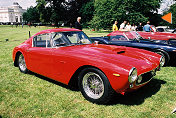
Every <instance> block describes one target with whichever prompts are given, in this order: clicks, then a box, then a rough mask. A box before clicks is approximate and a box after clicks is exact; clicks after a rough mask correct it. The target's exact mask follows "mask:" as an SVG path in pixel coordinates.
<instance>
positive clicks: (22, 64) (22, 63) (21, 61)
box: [18, 54, 28, 73]
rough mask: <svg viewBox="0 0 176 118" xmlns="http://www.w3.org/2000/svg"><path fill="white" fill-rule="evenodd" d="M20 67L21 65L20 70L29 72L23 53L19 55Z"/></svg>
mask: <svg viewBox="0 0 176 118" xmlns="http://www.w3.org/2000/svg"><path fill="white" fill-rule="evenodd" d="M18 67H19V70H20V71H21V72H22V73H27V72H28V69H27V66H26V62H25V59H24V56H23V54H20V55H19V57H18Z"/></svg>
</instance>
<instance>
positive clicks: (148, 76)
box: [136, 69, 156, 85]
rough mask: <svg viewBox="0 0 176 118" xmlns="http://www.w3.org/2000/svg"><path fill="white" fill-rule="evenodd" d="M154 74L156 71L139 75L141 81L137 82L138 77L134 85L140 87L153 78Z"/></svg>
mask: <svg viewBox="0 0 176 118" xmlns="http://www.w3.org/2000/svg"><path fill="white" fill-rule="evenodd" d="M155 74H156V69H154V70H152V71H149V72H147V73H144V74H142V75H140V76H141V77H142V80H141V81H139V79H140V77H138V79H137V80H136V85H141V84H144V83H146V82H148V81H150V80H151V79H152V77H153V76H155Z"/></svg>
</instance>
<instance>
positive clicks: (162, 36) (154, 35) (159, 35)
mask: <svg viewBox="0 0 176 118" xmlns="http://www.w3.org/2000/svg"><path fill="white" fill-rule="evenodd" d="M150 28H151V31H152V32H138V33H139V34H140V35H141V36H142V37H143V38H144V39H153V40H170V39H172V40H173V39H175V40H176V34H175V33H169V32H157V30H156V28H155V26H153V25H151V27H150Z"/></svg>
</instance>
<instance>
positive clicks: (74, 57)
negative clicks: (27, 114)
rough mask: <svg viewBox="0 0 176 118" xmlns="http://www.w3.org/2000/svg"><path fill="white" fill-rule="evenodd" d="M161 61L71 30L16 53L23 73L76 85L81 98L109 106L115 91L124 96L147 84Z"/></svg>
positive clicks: (32, 41) (54, 32)
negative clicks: (35, 74)
mask: <svg viewBox="0 0 176 118" xmlns="http://www.w3.org/2000/svg"><path fill="white" fill-rule="evenodd" d="M162 60H163V57H162V56H160V55H158V54H156V53H153V52H150V51H146V50H140V49H135V48H130V47H123V46H112V45H111V46H110V45H104V44H94V43H92V41H91V40H90V39H89V38H88V37H87V36H86V34H84V32H82V31H80V30H77V29H70V28H65V29H62V28H61V29H48V30H44V31H41V32H39V33H37V34H35V35H34V36H32V37H31V38H29V39H28V40H26V41H25V42H24V43H22V44H20V45H19V46H16V47H15V48H14V50H13V61H14V65H15V66H17V67H19V70H20V71H21V72H23V73H27V72H28V71H29V70H30V71H32V72H35V73H37V74H41V75H43V76H46V77H48V78H52V79H54V80H56V81H59V82H62V83H64V84H67V85H69V84H70V82H76V83H78V86H79V89H80V91H81V93H82V95H83V96H84V97H85V98H86V99H87V100H89V101H91V102H93V103H97V104H106V103H107V102H109V101H110V100H111V97H112V95H113V93H114V91H116V92H117V93H121V94H124V93H125V92H130V91H132V90H136V89H138V88H140V87H142V86H144V85H145V84H147V83H148V82H149V81H150V80H151V79H152V77H153V76H154V75H155V74H156V71H157V70H159V68H160V65H161V64H162ZM58 92H59V91H58Z"/></svg>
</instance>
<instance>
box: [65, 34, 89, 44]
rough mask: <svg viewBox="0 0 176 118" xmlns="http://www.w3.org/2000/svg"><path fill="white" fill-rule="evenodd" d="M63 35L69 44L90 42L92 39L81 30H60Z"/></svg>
mask: <svg viewBox="0 0 176 118" xmlns="http://www.w3.org/2000/svg"><path fill="white" fill-rule="evenodd" d="M62 34H63V36H64V37H65V39H66V40H67V42H69V43H70V45H82V44H91V43H92V41H91V40H90V39H89V38H88V36H87V35H86V34H85V33H84V32H82V31H78V32H77V31H76V32H62Z"/></svg>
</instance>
